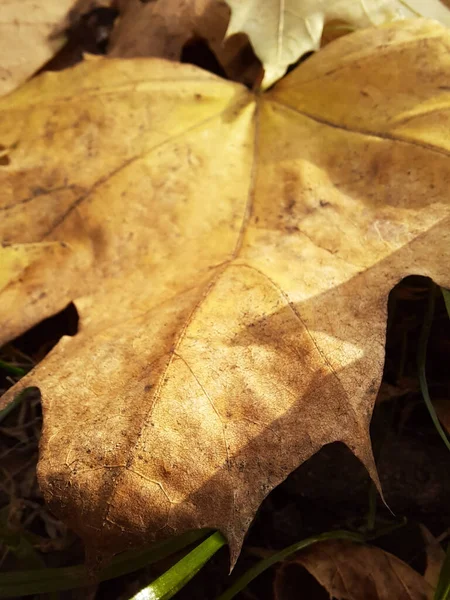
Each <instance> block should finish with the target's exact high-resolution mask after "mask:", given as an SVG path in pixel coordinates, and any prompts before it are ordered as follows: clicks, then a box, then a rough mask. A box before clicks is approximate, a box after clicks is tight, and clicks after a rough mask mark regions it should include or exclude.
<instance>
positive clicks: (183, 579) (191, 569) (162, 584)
mask: <svg viewBox="0 0 450 600" xmlns="http://www.w3.org/2000/svg"><path fill="white" fill-rule="evenodd" d="M226 543H227V542H226V540H225V538H224V537H223V535H222V534H221V533H220V532H219V531H216V532H215V533H213V534H212V535H210V536H209V537H208V538H207V539H206V540H204V541H203V542H202V543H201V544H199V545H198V546H197V547H196V548H194V549H193V550H192V551H191V552H189V554H186V556H184V557H183V558H182V559H181V560H179V561H178V562H177V563H176V564H175V565H173V567H171V568H170V569H168V570H167V571H166V572H165V573H163V574H162V575H161V576H160V577H158V579H155V581H153V583H151V584H150V585H149V586H147V587H146V588H144V589H143V590H141V591H140V592H138V593H137V594H136V595H135V596H133V598H132V599H131V600H139V599H140V598H151V600H168V599H169V598H172V597H173V596H174V595H175V594H176V593H177V592H178V591H179V590H181V588H182V587H183V586H185V585H186V583H187V582H188V581H190V580H191V579H192V578H193V577H194V575H196V574H197V573H198V572H199V571H200V569H201V568H202V567H203V565H204V564H205V563H206V562H207V561H208V560H209V559H210V558H211V557H212V556H213V555H214V554H215V553H216V552H217V550H219V549H220V548H222V546H224V545H225V544H226Z"/></svg>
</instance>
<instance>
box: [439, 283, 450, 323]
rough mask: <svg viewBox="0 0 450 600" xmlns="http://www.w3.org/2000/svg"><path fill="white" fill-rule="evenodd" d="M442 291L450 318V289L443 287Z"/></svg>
mask: <svg viewBox="0 0 450 600" xmlns="http://www.w3.org/2000/svg"><path fill="white" fill-rule="evenodd" d="M441 292H442V295H443V296H444V302H445V308H446V309H447V314H448V317H449V319H450V290H446V289H445V288H442V287H441Z"/></svg>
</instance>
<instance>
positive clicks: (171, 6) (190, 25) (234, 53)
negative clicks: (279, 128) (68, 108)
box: [108, 0, 262, 86]
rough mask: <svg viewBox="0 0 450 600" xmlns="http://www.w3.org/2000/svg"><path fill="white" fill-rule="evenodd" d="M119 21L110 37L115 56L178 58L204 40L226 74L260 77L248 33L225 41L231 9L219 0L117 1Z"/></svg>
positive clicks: (110, 52) (248, 78) (236, 77)
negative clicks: (194, 41)
mask: <svg viewBox="0 0 450 600" xmlns="http://www.w3.org/2000/svg"><path fill="white" fill-rule="evenodd" d="M117 7H118V9H119V11H120V19H118V22H117V25H116V27H115V29H114V31H113V33H112V35H111V40H110V45H109V50H108V55H109V56H111V57H113V58H135V57H138V56H155V57H160V58H168V59H170V60H177V61H178V60H180V59H181V55H182V51H183V47H184V46H185V44H187V43H188V42H190V41H193V40H199V39H201V40H204V41H206V42H207V43H208V45H209V47H210V49H211V50H212V52H213V53H214V54H215V56H216V58H217V60H218V61H219V63H220V65H221V66H222V67H223V69H224V71H225V73H226V74H227V76H228V77H229V78H230V79H232V80H233V81H239V82H241V83H244V84H246V85H249V86H251V84H252V83H253V82H254V81H255V80H256V79H257V78H258V77H260V79H261V78H262V68H261V63H260V62H259V60H258V59H257V58H256V56H255V54H254V53H253V51H252V48H251V46H250V44H249V41H248V38H247V36H245V35H235V36H231V37H230V38H228V39H227V40H224V38H225V33H226V30H227V27H228V22H229V20H230V9H229V7H228V5H227V4H226V2H222V1H219V0H156V1H155V2H148V3H142V2H141V1H140V0H117Z"/></svg>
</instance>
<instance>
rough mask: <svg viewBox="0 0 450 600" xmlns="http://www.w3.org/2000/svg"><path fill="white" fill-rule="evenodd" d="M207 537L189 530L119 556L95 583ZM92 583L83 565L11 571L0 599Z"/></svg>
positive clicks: (0, 581) (2, 579) (3, 576)
mask: <svg viewBox="0 0 450 600" xmlns="http://www.w3.org/2000/svg"><path fill="white" fill-rule="evenodd" d="M205 535H206V531H205V530H198V531H190V532H188V533H185V534H183V535H181V536H177V537H176V538H171V539H169V540H165V541H163V542H160V543H158V544H154V545H152V546H151V547H150V548H144V549H141V550H133V551H130V552H125V553H123V554H120V555H119V556H116V557H114V558H113V559H112V560H111V563H110V564H109V565H108V566H107V567H106V568H104V569H102V570H101V571H100V573H99V574H98V576H97V577H96V578H95V582H97V583H99V582H101V581H106V580H108V579H113V578H114V577H119V576H120V575H125V574H126V573H131V572H133V571H136V570H138V569H141V568H142V567H145V566H146V565H149V564H152V563H154V562H157V561H159V560H162V559H163V558H166V557H167V556H170V555H171V554H174V553H175V552H178V551H179V550H182V549H183V548H185V547H186V546H189V545H190V544H193V543H194V542H196V541H198V540H199V539H201V538H202V537H204V536H205ZM92 583H93V579H92V578H90V577H89V573H88V571H87V569H86V567H85V566H84V565H77V566H74V567H62V568H58V569H36V570H30V571H12V572H10V573H0V598H18V597H20V596H27V595H29V594H46V593H51V592H62V591H64V590H71V589H74V588H80V587H84V586H87V585H92Z"/></svg>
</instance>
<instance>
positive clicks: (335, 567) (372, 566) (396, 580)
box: [274, 540, 433, 600]
mask: <svg viewBox="0 0 450 600" xmlns="http://www.w3.org/2000/svg"><path fill="white" fill-rule="evenodd" d="M295 565H299V566H302V567H304V568H305V569H307V570H308V571H309V572H310V573H311V575H313V576H314V577H315V578H316V579H317V581H318V582H319V583H320V584H321V585H322V586H323V587H324V588H325V589H326V590H327V592H328V593H329V594H330V598H336V600H361V599H362V598H364V600H392V599H393V598H395V600H431V599H432V597H433V588H432V586H431V585H430V584H429V583H428V582H427V581H426V580H425V579H424V578H423V577H422V575H420V574H419V573H417V571H414V569H412V568H411V567H410V566H409V565H407V564H406V563H404V562H403V561H402V560H400V559H399V558H397V557H396V556H393V555H392V554H390V553H389V552H385V551H384V550H381V549H380V548H375V547H373V546H364V545H362V544H355V543H354V542H349V541H344V540H330V541H327V542H321V543H319V544H313V545H312V546H310V547H309V548H308V549H306V550H303V551H302V552H300V553H299V554H298V556H297V557H296V558H295V559H294V560H292V561H289V562H286V563H284V564H283V565H282V566H281V567H280V568H279V569H278V571H277V575H276V578H275V582H274V590H275V598H277V599H278V598H279V599H280V600H281V599H283V600H288V598H290V597H292V598H294V597H295V598H297V597H298V596H293V595H292V596H290V595H289V588H288V586H287V582H288V579H287V575H288V570H289V569H291V568H292V567H293V566H295Z"/></svg>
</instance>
